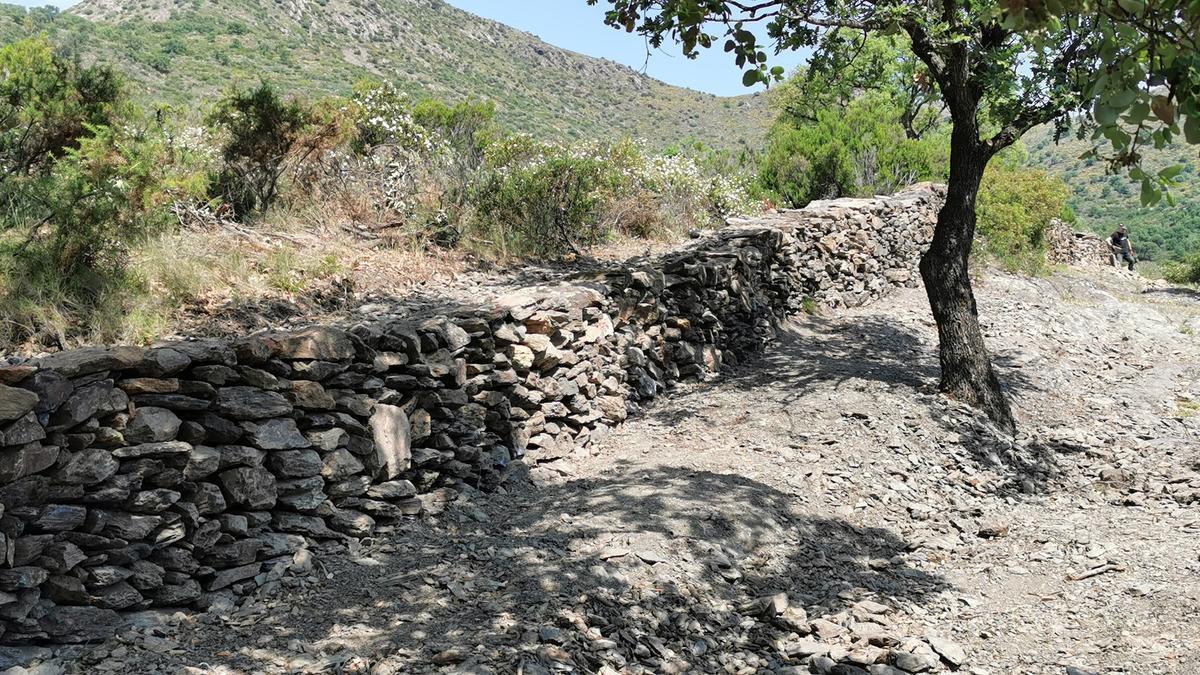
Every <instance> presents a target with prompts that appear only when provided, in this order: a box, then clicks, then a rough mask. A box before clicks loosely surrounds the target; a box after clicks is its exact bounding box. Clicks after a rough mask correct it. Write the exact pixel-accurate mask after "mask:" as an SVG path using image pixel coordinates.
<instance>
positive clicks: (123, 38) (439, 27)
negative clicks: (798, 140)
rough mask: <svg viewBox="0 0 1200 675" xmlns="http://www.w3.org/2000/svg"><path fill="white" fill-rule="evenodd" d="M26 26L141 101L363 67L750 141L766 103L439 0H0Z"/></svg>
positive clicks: (10, 32)
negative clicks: (122, 76) (43, 1)
mask: <svg viewBox="0 0 1200 675" xmlns="http://www.w3.org/2000/svg"><path fill="white" fill-rule="evenodd" d="M36 31H45V32H47V33H48V34H50V35H51V37H52V38H53V39H54V41H55V42H56V43H57V44H59V45H62V46H65V47H68V48H75V49H78V50H79V51H81V52H82V53H83V54H84V55H85V56H86V57H88V58H94V59H103V60H106V61H109V62H111V63H113V64H114V65H116V66H117V67H118V68H120V69H121V70H122V71H124V72H125V73H126V74H127V75H128V76H129V77H130V78H131V79H132V80H133V81H134V82H136V83H138V84H139V85H140V89H141V91H142V97H143V98H145V99H146V100H148V101H158V100H163V101H167V102H170V103H174V104H186V105H194V103H195V101H196V100H197V99H199V100H201V101H203V100H206V99H208V98H211V97H213V96H215V95H217V94H218V93H219V92H220V91H221V90H222V89H224V88H226V87H227V86H229V84H230V83H231V82H241V83H246V84H253V83H257V81H258V80H259V79H260V78H267V79H269V80H270V81H272V82H273V83H275V84H277V85H279V86H281V87H283V88H285V89H287V90H289V91H296V92H303V93H305V94H306V95H309V96H315V95H318V94H330V93H332V94H344V93H346V92H348V91H349V89H350V87H351V86H352V85H353V83H354V81H355V80H357V79H359V78H360V77H363V76H374V77H377V78H386V79H392V80H394V81H395V82H396V84H397V85H398V86H400V87H401V88H402V89H404V90H405V91H407V92H408V93H409V94H411V95H413V96H414V97H418V98H419V97H424V96H434V97H438V98H442V99H446V100H451V101H454V100H461V99H465V98H470V97H475V98H486V99H489V100H492V101H494V102H495V103H496V105H497V107H498V109H499V114H500V119H501V120H502V121H503V122H504V123H505V124H506V125H508V126H509V127H511V128H513V129H514V130H517V131H524V132H530V133H537V134H539V135H544V136H553V137H556V138H602V137H611V136H614V135H631V136H634V137H638V138H643V139H646V140H647V141H649V142H650V143H651V144H652V145H655V146H659V147H662V146H666V145H670V144H672V143H676V142H679V141H681V140H686V139H689V138H699V139H701V140H705V141H707V142H710V143H711V144H713V145H717V146H720V147H726V148H735V147H739V146H741V145H743V144H752V145H757V144H758V143H759V141H760V139H761V137H762V134H763V131H764V130H765V128H766V125H767V122H768V117H769V114H768V110H767V106H766V104H765V101H764V99H763V97H762V96H744V97H737V98H721V97H717V96H713V95H710V94H705V93H701V92H697V91H692V90H689V89H683V88H679V87H674V86H671V85H668V84H665V83H663V82H660V81H658V80H655V79H653V78H650V77H647V76H645V75H642V74H640V73H638V72H636V71H634V70H632V69H630V68H627V67H625V66H622V65H619V64H617V63H614V62H612V61H608V60H605V59H596V58H592V57H588V56H584V55H582V54H578V53H575V52H571V51H568V50H565V49H560V48H558V47H554V46H552V45H550V44H547V43H545V42H543V41H541V40H539V39H538V38H537V37H535V36H533V35H530V34H528V33H524V32H522V31H519V30H516V29H513V28H510V27H508V26H505V25H503V24H499V23H496V22H494V21H490V20H487V19H483V18H480V17H478V16H475V15H473V14H470V13H467V12H464V11H462V10H459V9H457V8H455V7H453V6H451V5H449V4H447V3H445V2H442V1H441V0H285V1H280V2H270V3H258V2H253V1H251V0H190V1H186V2H185V1H184V0H142V1H140V2H137V3H127V2H120V1H118V0H85V1H84V2H82V3H80V4H79V5H77V6H76V7H74V8H72V9H71V10H70V11H69V12H66V13H60V14H56V15H50V14H47V13H45V12H44V11H41V10H38V11H35V12H34V13H32V14H30V15H29V16H26V11H25V10H24V9H23V8H20V7H16V6H12V5H0V40H4V41H10V40H12V39H15V38H18V37H21V36H24V35H27V34H29V33H30V32H36Z"/></svg>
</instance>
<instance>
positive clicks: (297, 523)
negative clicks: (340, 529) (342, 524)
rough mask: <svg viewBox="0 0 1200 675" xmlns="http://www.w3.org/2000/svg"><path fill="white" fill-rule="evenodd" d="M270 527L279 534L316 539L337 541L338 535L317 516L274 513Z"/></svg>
mask: <svg viewBox="0 0 1200 675" xmlns="http://www.w3.org/2000/svg"><path fill="white" fill-rule="evenodd" d="M271 526H272V527H273V528H274V529H275V530H277V531H280V532H291V533H293V534H305V535H308V536H310V537H316V538H317V539H337V538H338V533H337V532H334V531H333V530H331V529H329V526H328V525H326V524H325V521H324V520H323V519H321V518H318V517H317V516H305V515H301V514H298V513H286V512H284V511H276V512H275V513H273V514H271Z"/></svg>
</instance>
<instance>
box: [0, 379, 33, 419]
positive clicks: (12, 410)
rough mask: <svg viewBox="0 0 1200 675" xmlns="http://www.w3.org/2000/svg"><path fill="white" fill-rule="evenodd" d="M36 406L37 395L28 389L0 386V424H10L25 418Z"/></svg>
mask: <svg viewBox="0 0 1200 675" xmlns="http://www.w3.org/2000/svg"><path fill="white" fill-rule="evenodd" d="M35 406H37V394H35V393H32V392H30V390H29V389H20V388H17V387H8V386H7V384H0V422H12V420H14V419H20V418H23V417H25V414H26V413H29V412H31V411H32V410H34V407H35Z"/></svg>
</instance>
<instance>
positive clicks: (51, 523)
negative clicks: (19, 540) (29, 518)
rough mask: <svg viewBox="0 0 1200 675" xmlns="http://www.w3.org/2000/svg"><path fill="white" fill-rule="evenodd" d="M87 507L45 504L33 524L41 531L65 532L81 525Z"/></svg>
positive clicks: (85, 517) (85, 515)
mask: <svg viewBox="0 0 1200 675" xmlns="http://www.w3.org/2000/svg"><path fill="white" fill-rule="evenodd" d="M86 519H87V509H86V508H84V507H82V506H74V505H67V504H47V505H46V506H43V507H42V510H41V512H40V513H39V514H38V517H37V520H35V521H34V523H33V526H34V527H36V528H37V529H39V530H41V531H43V532H66V531H67V530H74V529H75V528H77V527H79V526H80V525H83V521H84V520H86Z"/></svg>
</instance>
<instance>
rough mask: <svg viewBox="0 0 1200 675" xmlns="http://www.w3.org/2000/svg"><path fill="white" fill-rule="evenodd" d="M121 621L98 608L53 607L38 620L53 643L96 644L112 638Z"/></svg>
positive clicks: (110, 613) (105, 610) (107, 611)
mask: <svg viewBox="0 0 1200 675" xmlns="http://www.w3.org/2000/svg"><path fill="white" fill-rule="evenodd" d="M120 625H121V621H120V618H119V616H118V615H117V613H116V612H115V611H113V610H111V609H101V608H99V607H55V608H53V609H51V610H50V611H49V612H47V613H46V615H45V616H43V617H42V618H41V619H39V620H38V627H40V628H41V629H42V630H43V631H44V632H45V633H46V635H47V636H49V637H50V638H51V639H52V640H54V641H55V642H68V643H73V642H97V641H100V640H106V639H108V638H110V637H112V636H113V635H114V634H115V633H116V631H117V628H119V627H120Z"/></svg>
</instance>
